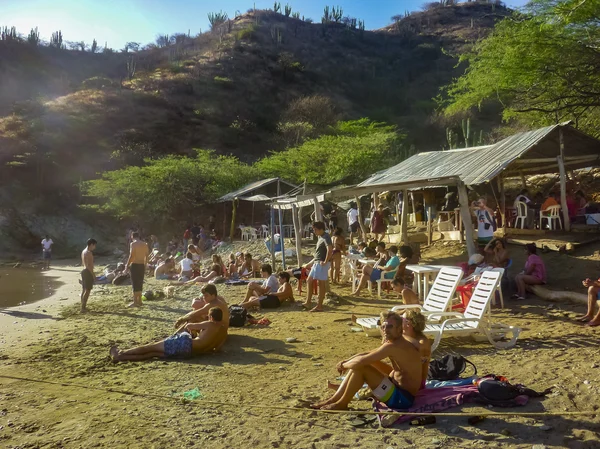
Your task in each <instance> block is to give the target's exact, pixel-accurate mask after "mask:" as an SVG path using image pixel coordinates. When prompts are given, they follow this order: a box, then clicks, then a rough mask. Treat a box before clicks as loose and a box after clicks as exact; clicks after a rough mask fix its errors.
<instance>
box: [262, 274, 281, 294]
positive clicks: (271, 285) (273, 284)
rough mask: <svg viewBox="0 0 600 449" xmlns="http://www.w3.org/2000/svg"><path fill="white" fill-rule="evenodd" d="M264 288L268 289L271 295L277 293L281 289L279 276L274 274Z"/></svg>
mask: <svg viewBox="0 0 600 449" xmlns="http://www.w3.org/2000/svg"><path fill="white" fill-rule="evenodd" d="M262 287H263V288H268V289H269V292H270V293H276V292H277V289H278V288H279V281H278V280H277V276H275V275H274V274H272V275H271V276H269V277H268V278H267V279H265V280H264V282H263V284H262Z"/></svg>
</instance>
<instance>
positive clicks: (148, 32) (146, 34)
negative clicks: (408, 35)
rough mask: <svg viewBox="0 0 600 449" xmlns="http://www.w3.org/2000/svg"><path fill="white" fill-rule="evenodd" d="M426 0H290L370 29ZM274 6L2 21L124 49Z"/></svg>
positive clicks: (35, 1) (156, 0) (158, 3)
mask: <svg viewBox="0 0 600 449" xmlns="http://www.w3.org/2000/svg"><path fill="white" fill-rule="evenodd" d="M505 1H506V3H507V4H508V6H510V7H521V6H523V5H524V4H525V3H526V2H527V1H526V0H505ZM425 2H426V0H370V1H368V0H336V1H329V2H327V0H302V1H300V0H289V1H287V2H286V1H282V2H281V4H282V6H283V5H285V4H286V3H289V4H290V5H291V6H292V8H293V10H294V11H299V12H300V14H301V15H304V16H306V17H311V18H312V19H314V20H315V21H320V18H321V15H322V14H323V7H324V6H325V5H326V4H329V5H340V6H341V7H342V8H343V10H344V15H350V16H352V17H357V18H359V19H363V20H364V21H365V26H366V28H367V29H376V28H381V27H383V26H385V25H387V24H389V23H390V17H391V16H393V15H395V14H402V13H404V11H405V10H408V11H414V10H419V9H420V7H421V5H422V4H423V3H425ZM254 4H255V5H256V8H258V9H266V8H272V7H273V1H270V0H269V1H265V0H257V1H256V2H254V1H253V0H247V1H241V0H221V1H207V0H170V1H169V0H52V1H51V0H0V26H15V27H17V31H18V32H19V33H22V34H28V33H29V30H30V29H31V28H33V27H36V26H37V27H38V29H39V31H40V35H41V38H42V39H46V40H47V39H49V38H50V35H51V34H52V32H53V31H56V30H61V31H62V34H63V39H64V40H66V41H82V40H83V41H85V42H86V43H87V44H91V42H92V40H93V39H94V38H95V39H96V40H97V41H98V44H99V45H100V46H103V45H104V43H105V42H107V43H108V46H109V47H112V48H115V49H120V48H122V47H123V46H124V44H125V42H129V41H134V42H140V43H142V44H147V43H149V42H152V41H154V39H155V37H156V35H157V34H159V33H160V34H173V33H176V32H186V33H187V31H188V30H191V33H192V34H197V33H198V32H199V31H200V30H202V31H206V30H207V29H208V19H207V14H208V13H209V12H213V11H219V10H223V11H224V12H227V13H228V14H229V16H230V17H232V16H233V15H234V14H235V12H236V10H239V11H241V12H245V11H247V10H248V9H249V8H252V7H253V5H254Z"/></svg>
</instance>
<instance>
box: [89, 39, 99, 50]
mask: <svg viewBox="0 0 600 449" xmlns="http://www.w3.org/2000/svg"><path fill="white" fill-rule="evenodd" d="M90 51H91V52H92V53H96V52H97V51H98V41H96V39H94V40H93V41H92V46H91V47H90Z"/></svg>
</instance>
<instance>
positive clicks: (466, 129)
mask: <svg viewBox="0 0 600 449" xmlns="http://www.w3.org/2000/svg"><path fill="white" fill-rule="evenodd" d="M461 126H462V132H463V138H464V141H465V148H468V147H469V139H470V137H471V119H470V118H468V119H467V121H466V122H465V119H462V121H461Z"/></svg>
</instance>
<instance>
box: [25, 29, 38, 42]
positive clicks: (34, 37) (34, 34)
mask: <svg viewBox="0 0 600 449" xmlns="http://www.w3.org/2000/svg"><path fill="white" fill-rule="evenodd" d="M27 42H29V43H30V44H31V45H36V46H37V45H39V43H40V32H39V31H38V27H35V28H32V29H31V31H30V32H29V35H28V36H27Z"/></svg>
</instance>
